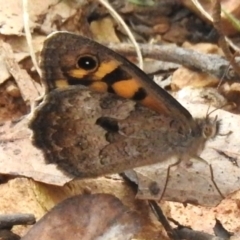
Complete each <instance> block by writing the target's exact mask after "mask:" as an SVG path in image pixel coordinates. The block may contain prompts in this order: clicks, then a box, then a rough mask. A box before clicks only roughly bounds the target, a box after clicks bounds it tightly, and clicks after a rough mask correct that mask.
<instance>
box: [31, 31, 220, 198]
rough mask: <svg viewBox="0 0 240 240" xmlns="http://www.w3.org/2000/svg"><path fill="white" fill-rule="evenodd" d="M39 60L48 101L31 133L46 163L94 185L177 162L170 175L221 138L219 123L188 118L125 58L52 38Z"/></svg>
mask: <svg viewBox="0 0 240 240" xmlns="http://www.w3.org/2000/svg"><path fill="white" fill-rule="evenodd" d="M40 58H41V61H40V67H41V70H42V74H43V77H42V81H43V84H44V86H45V97H44V100H43V102H42V103H41V104H40V105H39V106H38V107H37V109H36V110H35V113H34V115H33V118H32V120H31V122H30V124H29V126H30V128H31V129H32V131H33V137H32V138H33V143H34V144H35V145H36V146H37V147H38V148H40V149H41V150H42V151H43V153H44V155H45V159H46V162H47V163H55V164H57V166H58V167H59V168H60V169H62V170H63V171H64V172H66V173H68V174H70V175H73V176H76V177H80V178H92V177H97V176H101V175H105V174H109V173H120V172H123V171H125V170H127V169H132V168H135V167H140V166H146V165H150V164H155V163H159V162H164V161H166V160H168V159H169V158H171V157H175V158H176V159H177V160H176V162H175V163H174V164H172V165H169V167H168V174H169V171H170V168H171V167H172V166H174V165H178V164H179V163H180V162H182V161H190V160H191V159H194V158H195V159H198V160H200V161H203V162H206V161H205V160H203V159H201V158H200V154H201V152H202V151H203V149H204V147H205V144H206V142H207V141H208V140H209V139H212V138H214V137H215V136H216V135H217V134H218V132H219V121H218V120H217V119H216V118H211V117H210V116H209V115H208V116H207V117H206V118H193V117H192V115H191V114H190V113H189V111H188V110H187V109H186V108H184V107H183V106H182V105H181V104H180V103H179V102H178V101H177V100H176V99H175V98H174V97H172V96H171V95H170V94H169V93H168V92H167V91H165V90H164V89H162V88H161V87H159V86H158V85H157V84H156V83H155V82H154V81H153V80H151V79H150V78H149V77H148V76H147V74H145V73H144V72H143V71H142V70H140V69H139V68H138V67H137V66H135V65H134V64H133V63H131V62H130V61H128V60H127V59H126V58H124V57H123V56H121V55H119V54H117V53H116V52H114V51H112V50H111V49H109V48H107V47H105V46H103V45H101V44H99V43H97V42H94V41H92V40H90V39H88V38H85V37H83V36H79V35H75V34H72V33H68V32H55V33H53V34H51V35H50V36H48V37H47V39H46V40H45V42H44V45H43V49H42V51H41V56H40ZM136 103H137V104H136ZM210 170H211V178H212V180H213V172H212V168H211V166H210ZM213 183H214V185H215V187H216V188H217V185H216V184H215V182H214V180H213ZM166 185H167V184H166ZM165 187H166V186H165ZM217 190H218V191H219V193H220V194H221V192H220V190H219V189H218V188H217ZM164 191H165V190H163V192H164Z"/></svg>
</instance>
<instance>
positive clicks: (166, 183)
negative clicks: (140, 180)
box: [159, 158, 182, 201]
mask: <svg viewBox="0 0 240 240" xmlns="http://www.w3.org/2000/svg"><path fill="white" fill-rule="evenodd" d="M181 161H182V160H181V159H180V158H178V160H177V161H176V162H175V163H172V164H170V165H169V166H168V168H167V177H166V182H165V185H164V188H163V191H162V194H161V196H160V198H159V200H160V201H161V199H162V198H163V196H164V194H165V191H166V189H167V185H168V180H169V176H170V171H171V168H172V167H174V166H177V165H179V164H180V163H181Z"/></svg>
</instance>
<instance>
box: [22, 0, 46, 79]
mask: <svg viewBox="0 0 240 240" xmlns="http://www.w3.org/2000/svg"><path fill="white" fill-rule="evenodd" d="M22 5H23V24H24V31H25V34H26V39H27V44H28V48H29V52H30V56H31V59H32V62H33V66H34V67H35V69H36V71H37V73H38V74H39V76H40V77H41V76H42V73H41V70H40V68H39V66H38V63H37V59H36V55H35V52H34V49H33V45H32V35H31V33H30V26H29V16H28V0H22Z"/></svg>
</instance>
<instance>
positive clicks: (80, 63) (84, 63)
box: [77, 55, 99, 72]
mask: <svg viewBox="0 0 240 240" xmlns="http://www.w3.org/2000/svg"><path fill="white" fill-rule="evenodd" d="M98 65H99V62H98V59H97V58H96V57H95V56H92V55H84V56H80V57H79V58H78V60H77V68H81V69H84V70H86V71H91V72H92V71H94V70H96V69H97V67H98Z"/></svg>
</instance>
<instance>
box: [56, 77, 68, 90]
mask: <svg viewBox="0 0 240 240" xmlns="http://www.w3.org/2000/svg"><path fill="white" fill-rule="evenodd" d="M55 85H56V87H57V88H66V87H69V84H68V82H67V80H66V79H59V80H56V81H55Z"/></svg>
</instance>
